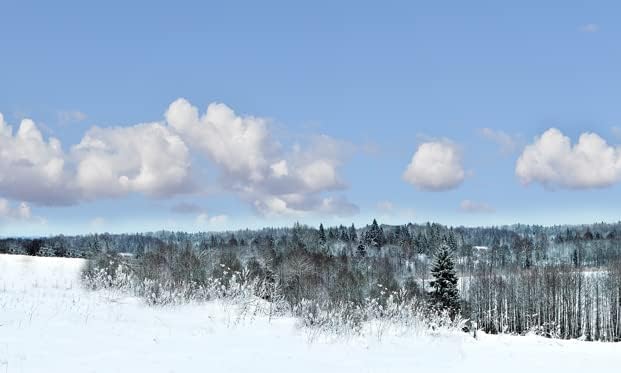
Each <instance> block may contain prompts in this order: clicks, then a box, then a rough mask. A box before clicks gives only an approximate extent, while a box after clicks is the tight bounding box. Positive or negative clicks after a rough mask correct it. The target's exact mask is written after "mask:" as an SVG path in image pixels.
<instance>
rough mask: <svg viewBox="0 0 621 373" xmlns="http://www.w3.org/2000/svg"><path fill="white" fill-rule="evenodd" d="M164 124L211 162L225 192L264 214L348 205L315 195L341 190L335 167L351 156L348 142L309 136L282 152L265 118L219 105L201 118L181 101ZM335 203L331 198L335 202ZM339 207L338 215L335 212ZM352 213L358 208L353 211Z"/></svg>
mask: <svg viewBox="0 0 621 373" xmlns="http://www.w3.org/2000/svg"><path fill="white" fill-rule="evenodd" d="M165 116H166V120H167V122H168V124H169V126H170V128H172V129H174V131H176V132H177V133H178V134H179V135H180V136H181V137H182V138H183V139H184V140H185V141H186V142H187V144H188V145H189V146H190V148H192V149H195V150H197V151H199V152H200V153H202V154H204V155H206V156H207V157H208V158H209V159H211V160H212V161H213V162H214V163H215V164H216V165H217V166H218V167H219V170H220V172H221V182H222V184H223V186H224V187H225V189H227V190H229V191H232V192H234V193H236V194H238V195H239V196H240V197H241V198H242V199H244V200H246V201H248V202H249V203H250V204H251V206H253V207H254V208H255V209H256V211H258V212H259V213H261V214H264V215H300V214H305V213H308V212H322V211H323V212H325V213H334V214H338V213H349V212H351V211H352V208H351V207H352V206H350V205H351V204H348V203H338V204H336V203H331V204H329V205H330V208H328V207H326V203H325V200H326V198H328V200H329V198H334V197H331V196H323V197H320V195H322V194H324V193H326V192H329V191H334V190H338V189H343V188H345V183H344V182H343V181H342V179H341V177H340V175H339V168H340V166H341V165H342V163H343V161H344V159H345V158H347V157H348V155H349V153H350V152H351V151H352V148H353V147H352V146H351V145H349V144H348V143H345V142H342V141H338V140H335V139H333V138H331V137H329V136H325V135H319V136H313V137H311V138H310V139H309V140H308V145H307V146H306V147H304V146H302V145H300V144H294V145H293V146H292V147H291V149H290V150H287V149H285V147H283V145H282V144H281V143H280V142H279V141H277V140H276V139H275V138H274V136H273V134H272V132H271V131H270V126H269V123H270V121H269V120H268V119H266V118H260V117H254V116H243V115H238V114H236V113H235V112H234V111H233V110H232V109H230V108H229V107H228V106H226V105H224V104H210V105H209V106H208V107H207V111H206V113H205V114H204V115H202V116H201V115H199V111H198V109H197V108H196V107H195V106H193V105H192V104H190V103H189V102H188V101H187V100H185V99H178V100H176V101H175V102H173V103H172V104H171V105H170V107H169V108H168V110H167V112H166V115H165ZM334 201H336V199H334ZM338 208H342V209H343V210H342V211H336V210H337V209H338ZM356 208H357V207H356Z"/></svg>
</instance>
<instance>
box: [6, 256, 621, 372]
mask: <svg viewBox="0 0 621 373" xmlns="http://www.w3.org/2000/svg"><path fill="white" fill-rule="evenodd" d="M83 264H84V262H83V261H82V260H79V259H58V258H33V257H24V256H8V255H0V373H2V372H46V373H53V372H63V373H67V372H80V373H82V372H106V373H108V372H149V373H157V372H167V373H168V372H248V371H250V372H255V373H259V372H272V373H273V372H313V373H317V372H356V373H361V372H406V371H408V372H410V371H429V372H460V373H461V372H487V371H502V372H504V373H509V372H520V373H523V372H529V373H534V372H556V371H559V372H565V373H566V372H584V371H616V370H617V369H618V367H619V364H620V363H621V344H612V343H608V344H606V343H588V342H578V341H558V340H549V339H543V338H539V337H512V336H488V335H480V336H479V339H478V340H474V339H473V338H472V337H470V336H468V335H466V334H456V335H443V336H430V335H422V336H420V335H419V336H412V335H410V336H408V335H403V336H390V335H387V336H384V337H383V338H382V339H381V340H378V339H377V338H373V337H360V338H357V339H349V340H338V341H331V342H326V341H319V340H315V341H314V342H312V343H311V342H309V340H308V338H307V335H306V334H305V333H304V332H303V331H300V330H299V329H298V328H296V326H295V323H296V322H295V320H293V319H288V318H281V319H273V320H271V322H270V321H268V320H267V319H264V318H258V319H254V320H245V321H243V322H241V323H238V322H236V316H235V315H236V312H234V310H232V309H229V308H227V306H226V305H225V304H222V303H209V304H202V305H197V304H194V305H186V306H176V307H163V308H162V307H160V308H152V307H147V306H144V305H143V304H142V303H141V302H140V301H139V300H136V299H133V298H129V297H125V296H123V295H121V294H115V293H111V292H103V291H99V292H90V291H87V290H83V289H82V288H81V287H80V282H79V279H78V277H79V272H80V268H81V267H82V265H83Z"/></svg>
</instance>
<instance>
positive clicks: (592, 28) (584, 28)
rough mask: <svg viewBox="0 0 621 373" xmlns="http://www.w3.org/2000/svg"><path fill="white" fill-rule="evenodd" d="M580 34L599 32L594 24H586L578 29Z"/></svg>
mask: <svg viewBox="0 0 621 373" xmlns="http://www.w3.org/2000/svg"><path fill="white" fill-rule="evenodd" d="M579 30H580V31H581V32H586V33H593V32H598V31H599V25H598V24H596V23H587V24H585V25H582V26H580V27H579Z"/></svg>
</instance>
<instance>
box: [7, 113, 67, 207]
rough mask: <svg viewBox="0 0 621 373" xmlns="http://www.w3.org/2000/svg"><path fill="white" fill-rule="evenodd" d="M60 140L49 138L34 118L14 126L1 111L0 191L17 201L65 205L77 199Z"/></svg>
mask: <svg viewBox="0 0 621 373" xmlns="http://www.w3.org/2000/svg"><path fill="white" fill-rule="evenodd" d="M65 158H66V155H65V153H64V152H63V150H62V147H61V144H60V141H59V140H58V139H56V138H53V137H52V138H50V139H49V140H48V141H45V140H44V138H43V135H42V134H41V132H40V131H39V129H38V128H37V126H36V124H35V123H34V122H33V121H32V120H30V119H24V120H22V121H21V123H20V125H19V127H18V130H17V132H16V133H15V134H13V129H12V127H11V126H9V125H8V124H7V123H6V122H5V121H4V117H3V116H2V114H0V193H2V195H4V196H6V197H9V198H13V199H16V200H23V201H31V202H37V203H41V204H65V203H69V202H70V201H71V200H73V198H74V197H73V196H72V190H71V187H70V183H69V182H68V181H69V180H68V175H67V171H66V169H65Z"/></svg>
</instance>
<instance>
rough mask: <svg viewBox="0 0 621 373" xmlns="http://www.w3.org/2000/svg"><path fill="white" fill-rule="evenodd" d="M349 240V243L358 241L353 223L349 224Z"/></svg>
mask: <svg viewBox="0 0 621 373" xmlns="http://www.w3.org/2000/svg"><path fill="white" fill-rule="evenodd" d="M349 240H350V241H351V242H356V241H358V234H357V233H356V227H354V223H351V227H349Z"/></svg>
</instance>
